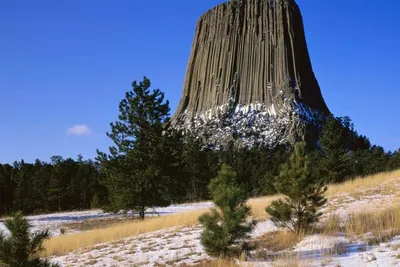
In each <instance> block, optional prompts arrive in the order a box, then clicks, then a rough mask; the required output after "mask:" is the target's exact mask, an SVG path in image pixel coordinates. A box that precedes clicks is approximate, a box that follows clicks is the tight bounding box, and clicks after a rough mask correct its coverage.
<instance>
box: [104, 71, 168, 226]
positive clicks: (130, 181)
mask: <svg viewBox="0 0 400 267" xmlns="http://www.w3.org/2000/svg"><path fill="white" fill-rule="evenodd" d="M149 88H150V80H149V79H147V78H146V77H145V78H144V80H143V81H142V82H140V83H137V82H136V81H134V82H133V83H132V90H131V91H129V92H127V93H126V95H125V98H124V99H123V100H122V101H121V102H120V105H119V113H120V114H119V120H118V121H116V122H115V123H111V132H110V133H107V136H108V137H110V138H111V140H112V141H113V142H114V146H112V147H110V151H109V154H105V153H101V152H98V158H97V159H98V161H99V162H100V165H101V171H103V172H104V178H105V179H104V181H103V183H104V185H105V186H106V187H107V189H108V191H109V200H110V203H111V208H112V209H113V210H116V211H118V210H121V209H122V210H132V209H133V210H137V211H138V212H139V216H140V218H141V219H144V216H145V211H146V208H150V207H154V206H166V205H168V204H169V202H168V198H169V196H167V195H166V194H167V193H168V182H169V181H170V177H168V176H167V175H166V172H165V165H166V164H165V162H164V161H165V159H166V156H165V154H164V152H165V150H164V149H163V144H164V142H163V131H164V124H165V123H166V122H167V121H168V120H169V103H168V101H166V102H164V93H162V92H161V91H160V90H159V89H156V90H153V91H150V89H149Z"/></svg>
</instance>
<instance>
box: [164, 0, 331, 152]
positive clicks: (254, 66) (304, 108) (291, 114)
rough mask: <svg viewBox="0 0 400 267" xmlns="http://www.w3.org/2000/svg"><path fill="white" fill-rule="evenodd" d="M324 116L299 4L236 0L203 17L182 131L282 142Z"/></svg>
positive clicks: (180, 114) (177, 120)
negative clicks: (320, 116) (305, 125)
mask: <svg viewBox="0 0 400 267" xmlns="http://www.w3.org/2000/svg"><path fill="white" fill-rule="evenodd" d="M321 114H329V109H328V108H327V106H326V104H325V102H324V99H323V97H322V95H321V91H320V88H319V85H318V82H317V80H316V78H315V75H314V73H313V70H312V67H311V61H310V57H309V53H308V49H307V44H306V40H305V34H304V28H303V21H302V17H301V13H300V10H299V7H298V6H297V4H296V3H295V1H294V0H236V1H230V2H227V3H224V4H221V5H218V6H217V7H215V8H213V9H211V10H209V11H208V12H206V13H205V14H204V15H203V16H202V17H201V18H200V19H199V21H198V23H197V28H196V34H195V38H194V42H193V47H192V53H191V55H190V59H189V64H188V67H187V72H186V78H185V82H184V88H183V94H182V99H181V101H180V104H179V106H178V109H177V111H176V113H175V115H174V116H173V118H172V123H173V124H174V125H175V126H176V127H181V128H182V129H185V130H188V131H191V132H193V133H195V134H197V135H198V136H200V137H202V138H204V139H205V140H206V141H207V142H209V143H213V144H223V143H225V142H226V141H229V140H235V141H238V142H239V143H241V144H245V145H253V144H256V143H263V144H267V145H275V144H277V143H284V142H287V141H289V140H290V139H291V138H290V137H291V136H293V135H301V133H300V132H299V131H300V130H299V129H300V128H304V127H302V126H301V125H300V124H301V123H299V122H304V123H308V124H309V123H312V122H313V121H315V119H316V117H318V116H319V115H321ZM304 123H303V124H304Z"/></svg>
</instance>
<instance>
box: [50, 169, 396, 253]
mask: <svg viewBox="0 0 400 267" xmlns="http://www.w3.org/2000/svg"><path fill="white" fill-rule="evenodd" d="M398 178H400V170H398V171H394V172H388V173H381V174H377V175H372V176H368V177H359V178H356V179H354V180H351V181H348V182H345V183H343V184H337V185H331V186H329V187H328V188H329V189H328V191H327V193H326V195H327V197H328V199H329V198H330V197H333V196H336V195H339V194H343V193H347V194H349V195H353V194H358V193H359V192H360V190H363V189H365V190H367V189H370V188H376V187H378V186H381V185H382V184H385V183H387V186H388V187H390V181H392V180H393V179H398ZM380 188H383V189H382V190H384V187H382V186H381V187H380ZM278 198H279V196H271V197H262V198H257V199H250V200H249V202H248V204H249V205H250V206H251V208H252V212H253V215H254V217H255V218H265V217H266V213H265V207H267V206H268V204H269V203H270V202H271V201H273V200H275V199H278ZM399 210H400V209H399ZM204 212H207V210H197V211H190V212H182V213H178V214H173V215H167V216H163V217H157V218H149V219H146V220H144V221H132V222H125V223H120V224H115V225H110V226H109V227H106V228H102V229H96V230H91V231H86V232H80V233H76V234H69V235H62V236H56V237H52V238H51V239H49V240H47V241H46V242H45V244H44V247H45V249H46V252H45V254H46V255H47V256H48V255H57V256H59V255H65V254H67V253H69V252H72V251H75V250H78V249H81V248H87V247H91V246H94V245H97V244H101V243H105V242H111V241H116V240H120V239H123V238H127V237H134V236H138V235H140V234H143V233H149V232H154V231H158V230H162V229H166V228H171V227H186V226H192V225H195V224H198V217H199V216H200V215H201V214H203V213H204ZM371 216H373V217H371ZM376 216H378V217H376ZM379 216H382V217H379ZM376 218H380V219H379V220H382V218H385V220H384V222H383V223H381V224H379V223H378V224H374V223H373V221H374V220H375V219H376ZM328 221H329V220H328ZM331 221H332V222H331V225H327V226H326V227H327V228H329V227H330V228H331V229H330V230H329V231H331V232H332V231H334V230H336V227H338V226H335V225H333V223H334V220H331ZM335 223H337V222H335ZM364 226H365V227H366V228H367V229H370V230H371V229H376V230H377V231H378V230H379V231H380V232H382V230H383V229H389V228H390V227H395V228H397V229H399V230H400V211H395V209H394V210H391V211H383V213H374V214H365V215H354V216H353V217H351V219H350V220H349V224H348V226H346V227H347V228H346V232H348V233H353V232H354V233H356V234H360V233H363V232H365V231H366V230H365V229H363V228H362V227H364ZM368 227H369V228H368ZM388 227H389V228H388ZM332 228H333V229H332Z"/></svg>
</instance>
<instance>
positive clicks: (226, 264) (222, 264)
mask: <svg viewBox="0 0 400 267" xmlns="http://www.w3.org/2000/svg"><path fill="white" fill-rule="evenodd" d="M191 266H192V267H237V266H238V264H237V263H236V262H235V261H233V260H229V259H215V260H211V261H204V262H202V263H199V264H196V265H191Z"/></svg>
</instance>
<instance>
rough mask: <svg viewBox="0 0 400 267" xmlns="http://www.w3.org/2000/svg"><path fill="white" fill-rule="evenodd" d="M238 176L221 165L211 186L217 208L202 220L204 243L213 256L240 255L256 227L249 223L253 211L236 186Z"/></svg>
mask: <svg viewBox="0 0 400 267" xmlns="http://www.w3.org/2000/svg"><path fill="white" fill-rule="evenodd" d="M236 175H237V174H236V172H235V171H234V170H233V169H232V168H231V167H229V166H228V165H225V164H224V165H222V167H221V169H220V171H219V172H218V175H217V177H216V178H214V179H212V180H211V183H210V185H209V189H210V193H211V196H212V198H213V201H214V203H215V205H216V206H217V208H213V209H211V213H206V214H203V215H202V216H201V217H200V218H199V221H200V223H201V224H202V225H203V228H204V230H203V232H202V234H201V243H202V245H203V246H204V248H205V250H206V251H207V253H208V254H210V255H212V256H222V257H226V256H231V255H233V254H235V255H239V253H240V252H241V250H245V249H246V243H245V239H246V238H248V234H249V232H250V231H251V230H252V229H253V228H254V225H255V221H253V220H249V219H248V218H249V216H250V215H251V209H250V207H249V206H247V205H246V201H247V195H246V192H245V191H244V190H243V189H242V188H240V187H239V185H238V184H237V182H236ZM240 245H241V246H240ZM237 252H239V253H237Z"/></svg>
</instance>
